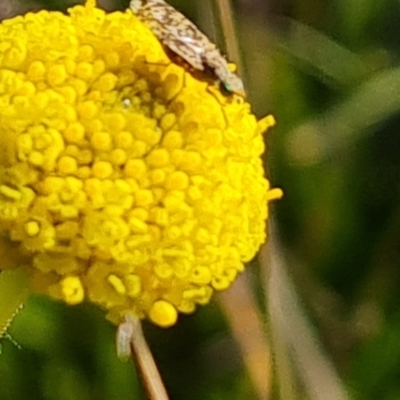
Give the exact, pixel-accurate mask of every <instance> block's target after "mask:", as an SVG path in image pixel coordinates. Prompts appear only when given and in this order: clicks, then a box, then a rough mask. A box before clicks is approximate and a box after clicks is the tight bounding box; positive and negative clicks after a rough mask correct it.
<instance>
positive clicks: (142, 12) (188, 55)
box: [129, 0, 245, 96]
mask: <svg viewBox="0 0 400 400" xmlns="http://www.w3.org/2000/svg"><path fill="white" fill-rule="evenodd" d="M129 7H130V9H131V10H132V11H133V12H134V13H135V14H136V16H137V17H138V18H139V19H140V20H141V21H142V22H143V23H144V24H145V25H147V26H148V27H149V28H150V29H151V30H152V32H153V33H154V34H155V35H156V36H157V38H158V39H159V40H160V42H161V43H162V44H164V46H166V47H168V48H169V49H170V50H172V51H173V52H174V53H176V54H177V55H178V56H180V57H181V58H183V59H184V60H185V61H186V62H187V63H188V64H190V65H191V66H192V67H193V68H195V69H197V70H200V71H204V69H206V68H209V69H211V70H212V71H213V72H214V74H215V75H216V76H217V78H218V79H219V80H220V81H221V82H222V83H223V85H224V86H225V88H226V89H227V90H228V91H229V92H232V93H236V94H239V95H241V96H244V95H245V93H244V88H243V82H242V81H241V79H240V78H239V77H238V76H237V75H236V74H235V73H234V72H232V71H231V70H230V69H229V65H228V62H227V61H226V59H225V58H224V56H223V55H222V54H221V52H220V51H219V49H218V48H217V46H216V45H215V44H214V43H212V42H211V41H210V40H209V39H208V37H207V36H206V35H204V33H202V32H200V31H199V29H198V28H197V26H196V25H195V24H194V23H193V22H191V21H190V20H188V19H187V18H186V17H185V16H184V15H183V14H181V13H180V12H179V11H177V10H175V8H173V7H172V6H170V5H169V4H167V3H166V2H165V1H164V0H132V1H131V3H130V5H129Z"/></svg>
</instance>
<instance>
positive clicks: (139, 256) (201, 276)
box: [0, 1, 280, 327]
mask: <svg viewBox="0 0 400 400" xmlns="http://www.w3.org/2000/svg"><path fill="white" fill-rule="evenodd" d="M0 48H1V50H0V165H1V168H0V237H1V246H0V254H1V256H2V263H1V265H0V268H1V269H6V268H15V267H17V266H21V265H24V268H26V269H27V270H28V271H29V276H30V278H31V281H32V285H33V287H34V288H35V289H36V290H37V291H39V292H42V293H47V294H49V295H50V296H52V297H55V298H59V299H63V300H64V301H65V302H67V303H69V304H77V303H80V302H82V301H83V300H89V301H92V302H93V303H96V304H98V305H100V306H102V307H103V308H104V309H106V310H107V312H108V317H109V318H110V319H111V320H112V321H114V322H116V323H118V322H119V321H120V320H121V319H122V318H123V316H124V315H125V313H127V312H131V313H133V314H135V315H137V316H138V317H140V318H149V319H150V320H152V321H153V322H154V323H156V324H158V325H160V326H164V327H166V326H171V325H173V324H174V323H175V322H176V320H177V316H178V312H183V313H190V312H192V311H194V309H195V307H196V304H205V303H207V302H208V301H209V299H210V297H211V295H212V293H213V291H214V290H222V289H226V288H228V287H229V286H230V285H231V283H232V282H233V281H234V279H235V278H236V275H237V273H238V272H240V271H242V270H243V263H245V262H247V261H249V260H250V259H251V258H252V257H253V256H254V254H255V253H256V251H257V250H258V248H259V246H260V244H261V243H262V242H263V241H264V240H265V220H266V217H267V202H268V201H269V200H271V199H272V198H276V197H279V196H280V191H279V190H269V183H268V181H267V180H266V179H265V178H264V176H263V167H262V161H261V159H260V155H261V153H262V152H263V150H264V145H263V140H262V136H261V133H262V131H264V130H265V129H266V128H267V127H268V126H271V125H272V124H273V119H272V117H267V118H265V119H264V120H262V121H260V122H257V121H256V118H255V117H254V116H253V115H252V114H251V113H250V109H249V105H248V104H247V103H244V102H243V100H242V99H241V98H239V97H237V96H228V97H224V96H223V95H221V94H220V92H219V89H218V87H217V86H216V85H215V83H214V82H213V81H212V79H211V80H210V79H209V78H208V77H206V76H205V75H204V76H203V74H200V75H201V76H198V75H199V73H193V72H190V71H188V70H187V67H186V68H185V67H184V66H183V65H180V64H177V63H176V61H175V62H174V61H172V60H171V59H170V58H169V56H168V55H167V54H166V53H165V51H164V49H163V47H162V46H161V45H160V43H159V42H158V40H157V39H156V38H155V37H154V35H153V34H152V33H151V31H150V30H149V29H148V28H146V27H145V26H144V25H143V24H142V23H141V22H139V20H138V19H137V18H136V17H135V16H134V15H133V14H132V12H131V11H126V12H124V13H121V12H115V13H112V14H106V13H105V12H103V11H102V10H100V9H98V8H96V7H95V4H94V2H93V1H88V2H87V4H86V5H85V6H76V7H74V8H72V9H71V10H70V13H69V15H63V14H61V13H59V12H47V11H41V12H39V13H36V14H33V13H29V14H27V15H25V16H24V17H16V18H13V19H11V20H8V21H3V23H2V24H1V25H0Z"/></svg>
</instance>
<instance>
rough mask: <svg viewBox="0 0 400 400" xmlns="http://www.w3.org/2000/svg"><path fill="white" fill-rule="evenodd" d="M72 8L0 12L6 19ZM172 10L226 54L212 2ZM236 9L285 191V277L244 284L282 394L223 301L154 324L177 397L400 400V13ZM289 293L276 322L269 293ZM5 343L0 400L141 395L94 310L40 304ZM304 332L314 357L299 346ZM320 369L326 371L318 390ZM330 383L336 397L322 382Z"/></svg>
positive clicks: (55, 5)
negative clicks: (255, 362)
mask: <svg viewBox="0 0 400 400" xmlns="http://www.w3.org/2000/svg"><path fill="white" fill-rule="evenodd" d="M98 2H99V4H100V5H101V6H102V7H104V8H106V9H108V10H113V9H123V8H125V7H126V6H127V1H125V0H108V1H106V0H104V1H102V2H101V1H100V0H99V1H98ZM75 3H76V2H75V1H72V0H71V1H69V0H41V1H39V0H37V1H35V2H27V1H23V0H20V1H17V0H1V3H0V13H1V16H2V18H7V17H10V16H12V15H16V14H22V13H24V12H25V11H26V10H35V9H40V8H46V9H57V10H66V9H67V7H68V6H71V5H73V4H75ZM171 4H173V5H174V6H175V7H177V8H178V9H179V10H181V11H182V12H184V13H186V14H187V15H189V16H190V17H191V18H192V19H193V20H195V21H196V22H197V23H198V24H199V25H200V26H202V27H203V28H204V29H206V30H207V31H208V32H209V34H210V35H211V36H214V35H215V33H216V36H215V37H216V40H217V41H219V43H220V44H221V46H222V47H223V46H224V45H223V40H222V39H221V37H222V35H221V34H220V32H221V30H220V24H219V23H218V22H216V21H218V17H217V16H215V15H216V14H214V19H211V16H212V15H213V13H212V12H211V11H213V10H214V11H215V10H216V9H217V7H216V6H215V1H214V0H210V1H209V0H191V1H187V0H186V1H185V0H180V1H178V0H176V1H172V0H171ZM233 9H234V14H235V22H236V28H237V34H238V39H239V45H240V49H241V54H242V58H243V60H242V61H243V66H244V68H243V71H242V72H243V75H244V77H245V79H246V84H247V87H248V92H249V99H250V102H251V103H252V104H253V108H254V111H255V113H256V114H257V115H258V116H260V117H261V116H264V115H266V114H268V113H272V114H273V115H274V116H275V117H276V119H277V121H278V124H277V126H276V128H274V129H273V130H272V131H271V132H270V133H268V136H267V140H268V154H267V158H268V159H267V160H266V163H267V165H268V169H269V174H270V176H271V180H272V181H273V182H274V184H275V185H278V186H280V187H282V188H284V191H285V197H284V198H283V200H281V201H279V202H276V203H275V204H274V206H273V208H272V211H271V214H273V215H274V218H275V222H276V228H277V229H276V232H275V233H276V234H277V237H278V238H279V241H280V249H279V255H280V257H281V260H283V263H281V265H280V267H279V268H280V270H281V273H282V270H283V271H284V274H287V275H284V276H287V277H288V278H287V279H286V278H285V279H283V280H280V281H279V282H280V284H279V285H281V286H284V287H281V286H279V287H278V288H276V287H275V286H271V281H269V283H267V284H264V283H265V282H264V273H265V271H263V268H261V267H260V265H259V264H258V263H257V262H254V263H253V264H252V265H251V266H250V267H249V271H248V273H247V274H248V278H249V280H250V287H251V294H253V295H254V296H255V298H256V302H257V305H258V308H257V311H258V312H260V313H261V315H262V316H263V318H264V319H263V328H264V331H265V344H266V345H267V346H269V347H270V348H272V355H271V354H270V361H271V360H273V361H272V362H274V367H273V369H274V372H273V374H272V375H271V374H270V373H269V370H268V367H267V365H266V367H265V380H266V381H268V384H267V386H268V385H269V386H270V388H272V389H271V391H270V393H269V394H268V393H264V394H260V393H259V392H258V391H257V390H256V389H255V387H254V385H253V384H252V372H251V370H249V368H248V367H249V365H248V364H247V361H246V358H245V357H242V353H241V348H242V347H241V346H242V344H241V343H240V340H241V339H240V337H238V336H237V335H235V333H234V330H233V329H232V326H234V322H233V321H232V315H231V314H230V313H229V312H227V310H226V309H225V308H226V307H225V306H224V304H226V302H225V303H224V302H223V301H222V302H218V301H214V302H213V303H212V304H211V305H209V306H206V307H203V308H202V309H200V310H199V311H198V312H196V313H195V314H194V315H192V316H188V317H182V318H181V320H180V323H179V324H178V325H177V326H176V327H175V328H173V329H169V330H161V329H158V328H155V327H153V326H150V325H149V324H145V327H144V328H145V332H146V336H147V337H148V340H149V344H150V346H151V348H152V349H153V351H154V355H155V358H156V360H157V363H158V365H159V368H160V370H161V374H162V375H163V377H164V379H165V381H166V385H167V388H168V390H169V393H170V396H171V399H173V400H184V399H185V400H186V399H189V400H204V399H205V400H217V399H232V400H242V399H250V400H252V399H255V400H256V399H262V398H264V399H283V400H291V399H311V400H313V399H316V400H319V399H321V400H325V399H327V400H330V399H332V400H336V399H337V400H340V399H345V398H349V399H355V400H358V399H360V400H369V399H371V400H372V399H382V400H398V399H400V204H399V190H400V153H399V150H400V135H399V125H400V66H399V65H400V61H399V58H400V23H399V22H400V2H399V1H395V0H379V1H376V0H336V1H326V0H307V1H306V0H270V1H267V0H235V1H233ZM222 17H223V18H224V17H225V18H226V15H225V16H222ZM269 268H272V267H269ZM267 273H269V274H271V279H274V278H273V276H274V272H273V271H272V272H271V271H270V270H269V271H267ZM274 282H275V281H273V282H272V284H273V283H274ZM292 285H293V286H292ZM293 287H295V292H296V293H297V295H296V296H297V297H294V298H292V297H290V296H289V297H287V299H286V300H287V302H288V304H287V305H286V309H287V310H289V309H290V310H291V313H288V314H287V315H285V314H284V311H282V310H283V308H282V310H281V311H282V313H283V314H282V313H281V315H280V318H281V320H280V322H279V321H278V322H279V323H278V322H277V321H275V320H274V318H275V317H276V315H277V313H276V310H275V309H274V307H277V306H276V304H279V302H278V303H277V302H276V300H277V299H276V298H274V296H277V297H279V296H281V299H280V300H282V296H283V297H285V290H286V289H287V290H289V292H290V293H291V295H293V289H292V288H293ZM271 288H272V289H273V290H271ZM232 290H233V294H232V296H235V292H234V290H235V288H233V289H232ZM269 290H270V292H268V291H269ZM288 299H289V300H288ZM290 299H291V300H290ZM278 300H279V299H278ZM283 300H285V298H283ZM291 302H292V303H291ZM293 304H295V305H296V307H294V306H293ZM278 314H279V313H278ZM278 317H279V315H278ZM278 317H277V318H278ZM237 318H238V321H239V326H240V318H241V315H240V313H239V314H238V316H237ZM296 318H300V325H301V324H303V325H301V326H303V327H305V329H306V331H304V332H306V333H304V332H303V331H299V330H297V328H296V327H298V325H296V324H295V323H294V321H295V320H296ZM307 321H308V322H307ZM236 322H237V321H236ZM310 329H311V330H310ZM284 332H286V333H284ZM287 332H289V333H287ZM307 332H308V333H307ZM9 333H10V335H11V336H12V338H13V339H14V340H15V341H16V342H17V344H18V346H16V345H15V344H14V343H13V342H12V341H10V340H7V339H5V340H2V341H1V345H2V354H1V355H0V400H30V399H32V400H39V399H46V400H75V399H76V400H78V399H79V400H89V399H93V400H103V399H104V400H113V399H115V400H117V399H118V400H122V399H144V398H145V397H144V395H143V391H142V389H141V387H140V380H139V378H138V376H137V374H136V371H135V368H134V365H133V364H132V363H128V364H123V363H121V362H120V361H119V360H118V359H117V358H116V355H115V346H114V335H115V327H113V326H111V325H110V324H108V323H107V322H106V321H105V320H104V317H103V314H102V312H101V311H100V310H98V309H96V308H94V307H92V306H89V305H83V306H78V307H67V306H64V305H62V304H58V303H55V302H51V301H49V300H47V299H44V298H39V297H34V298H31V299H30V300H29V301H28V303H27V304H26V306H25V308H24V309H23V310H22V311H21V312H20V314H19V315H18V316H17V317H16V318H15V321H14V323H13V324H12V326H11V328H10V332H9ZM308 334H310V335H311V336H310V337H311V338H312V343H311V344H312V346H311V347H310V350H308V349H306V348H305V347H304V346H303V345H302V344H301V342H296V340H297V339H299V338H302V337H303V336H304V337H306V336H307V335H308ZM249 335H251V332H250V333H249ZM235 339H237V340H235ZM322 349H323V350H322ZM301 350H305V351H303V353H302V352H301ZM302 354H303V355H302ZM315 354H317V356H316V357H317V358H315ZM318 357H322V359H323V360H324V362H325V363H326V365H328V367H326V369H324V368H321V369H320V370H319V371H320V373H321V376H322V378H321V377H320V378H321V379H318V377H316V375H315V374H314V372H315V371H314V372H313V368H314V369H315V366H316V365H318V363H317V361H318ZM261 368H262V367H261ZM262 373H263V371H262V370H261V374H262ZM325 373H326V374H325ZM329 374H331V377H332V376H334V378H335V379H336V380H335V385H336V387H333V385H332V384H328V383H324V380H323V378H324V376H328V375H329ZM332 374H333V375H332ZM336 374H337V375H336ZM324 385H325V386H324Z"/></svg>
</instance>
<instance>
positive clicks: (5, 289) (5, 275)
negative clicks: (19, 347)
mask: <svg viewBox="0 0 400 400" xmlns="http://www.w3.org/2000/svg"><path fill="white" fill-rule="evenodd" d="M29 294H30V290H29V285H28V278H27V276H26V273H25V271H24V270H23V269H21V268H18V269H12V270H7V271H2V272H1V273H0V339H1V338H2V337H3V336H4V335H5V334H6V331H7V328H8V327H9V325H10V323H11V321H12V320H13V318H14V316H15V315H16V314H17V313H18V311H19V310H20V309H21V307H22V305H23V303H24V302H25V300H26V299H27V298H28V296H29Z"/></svg>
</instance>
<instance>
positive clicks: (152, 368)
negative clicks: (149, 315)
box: [129, 316, 169, 400]
mask: <svg viewBox="0 0 400 400" xmlns="http://www.w3.org/2000/svg"><path fill="white" fill-rule="evenodd" d="M129 322H130V324H131V325H132V330H133V334H132V336H131V350H132V358H133V361H134V362H135V364H136V367H137V369H138V370H139V373H140V376H141V378H142V382H143V386H144V388H145V391H146V393H147V396H148V398H149V399H150V400H168V399H169V397H168V394H167V391H166V389H165V386H164V383H163V381H162V379H161V376H160V373H159V372H158V369H157V365H156V363H155V361H154V358H153V355H152V354H151V351H150V348H149V346H148V344H147V341H146V338H145V337H144V334H143V330H142V325H141V323H140V320H139V319H138V318H135V317H133V316H130V318H129Z"/></svg>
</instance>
